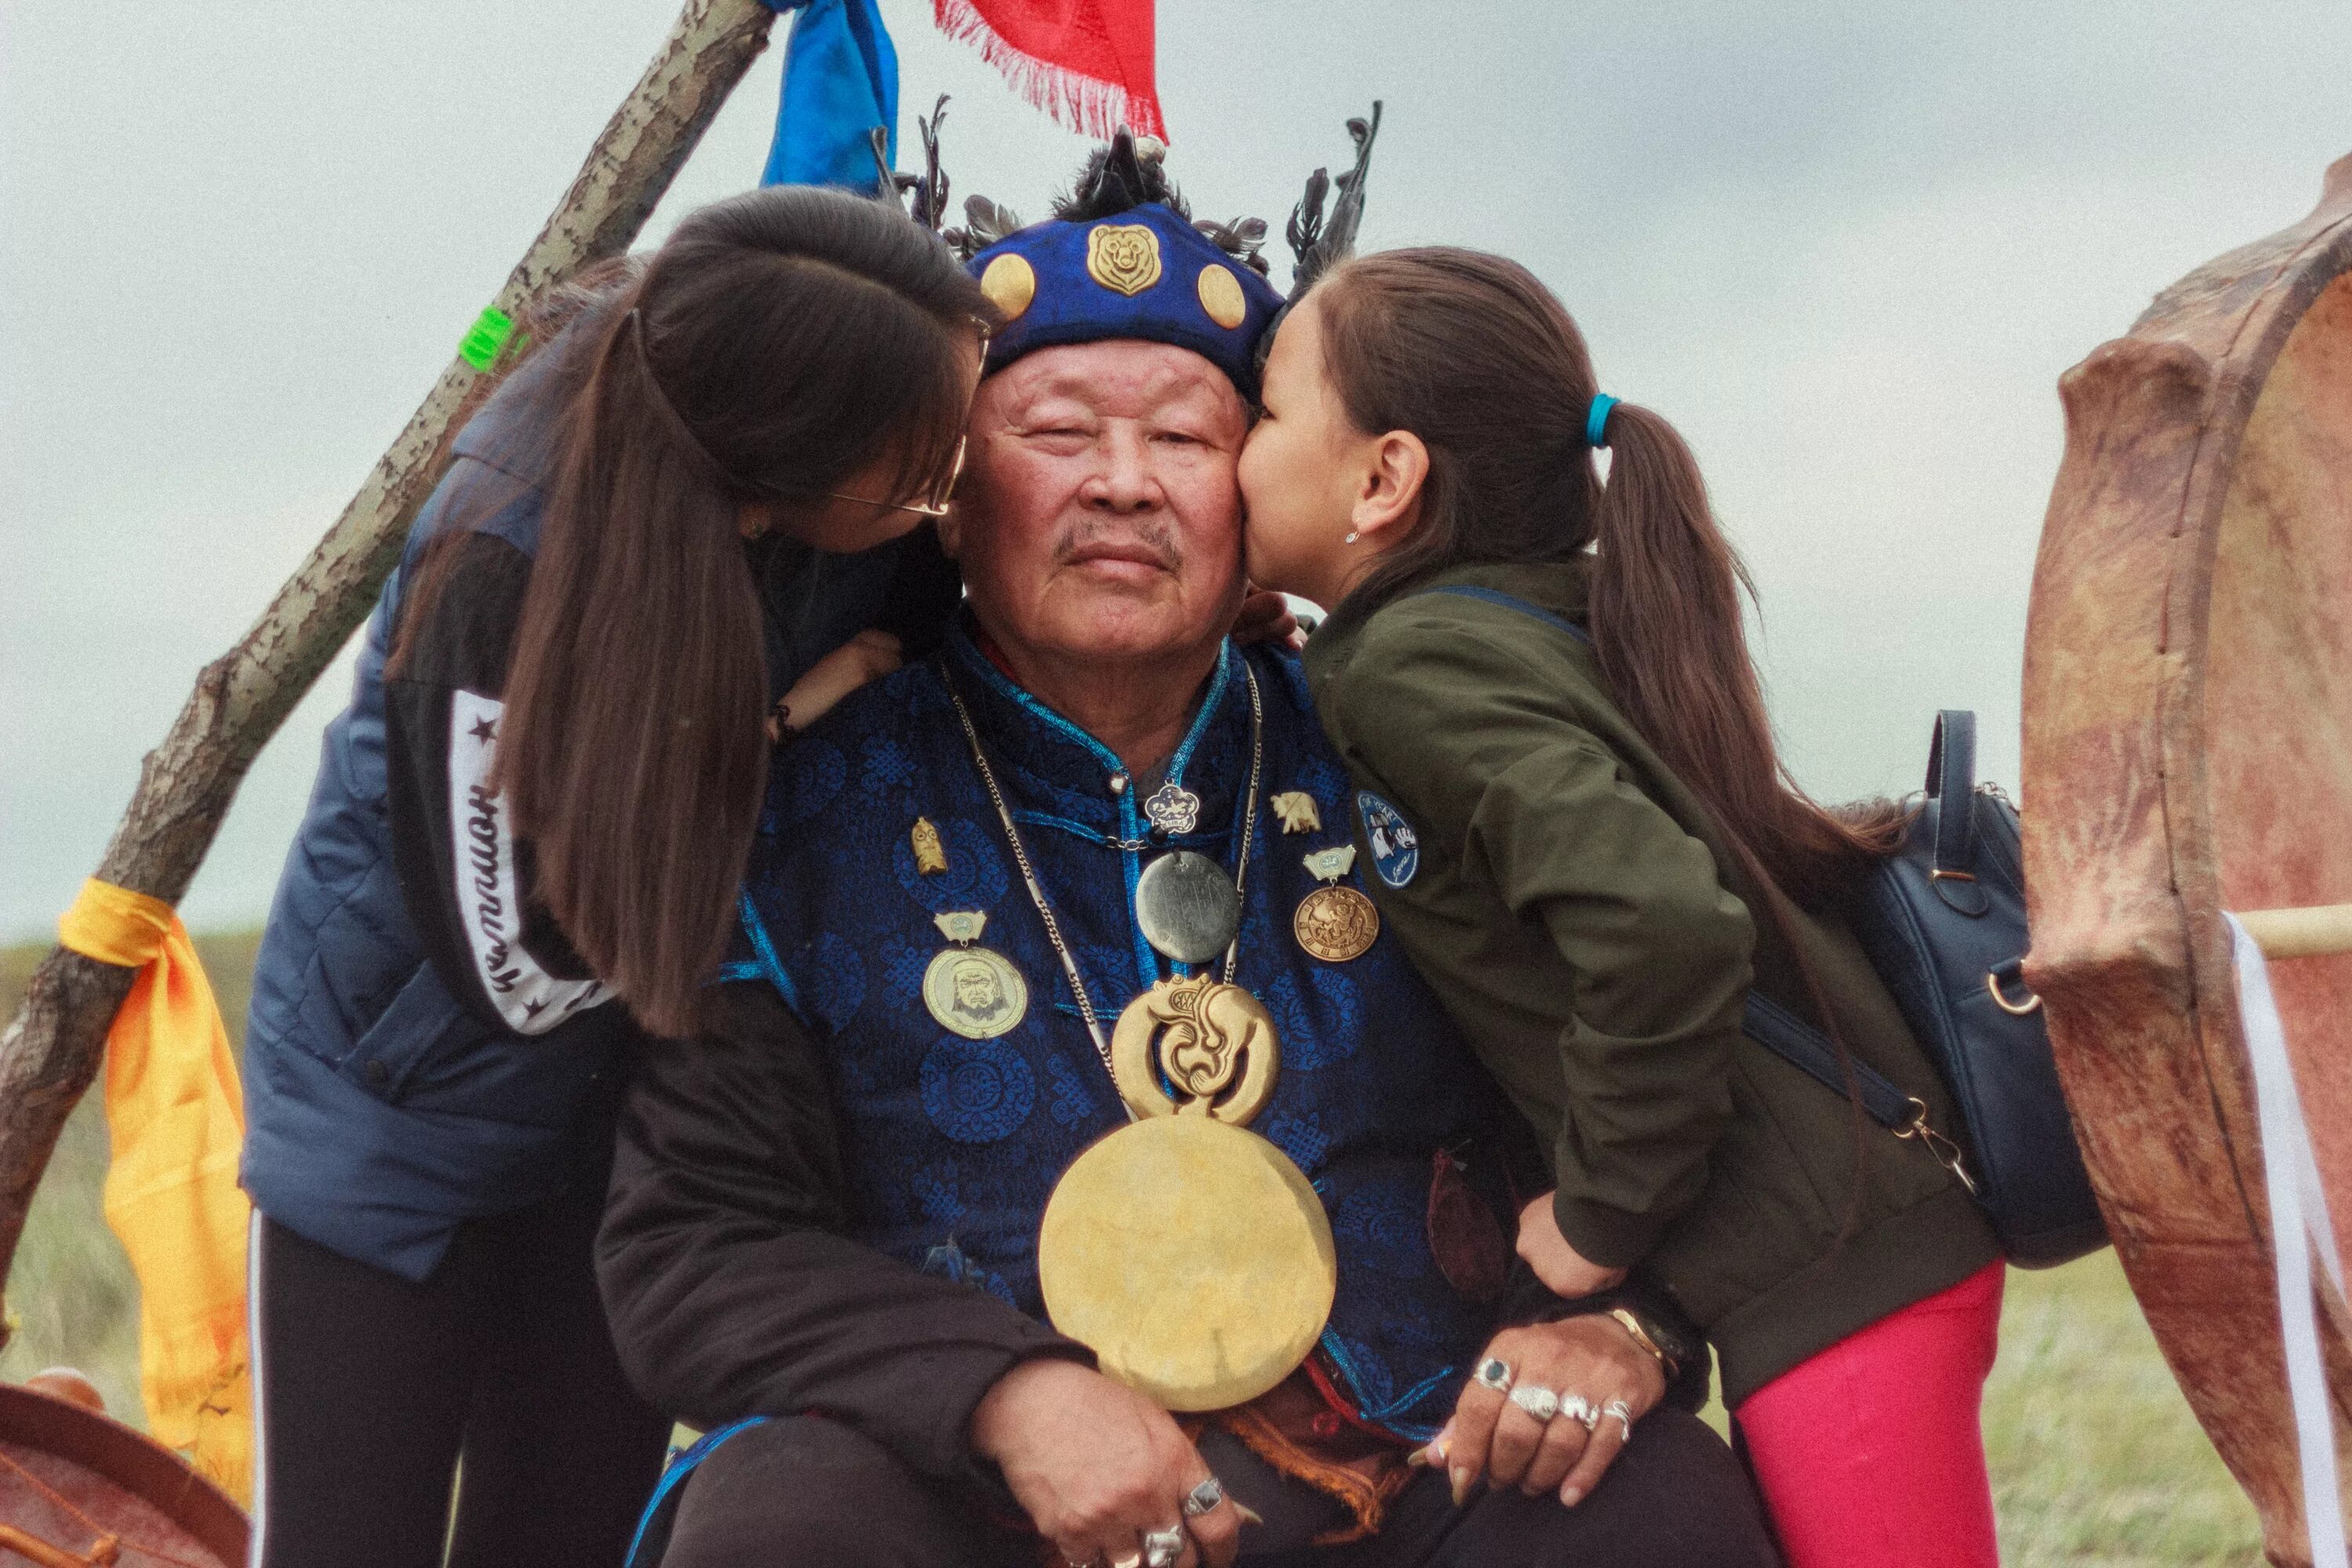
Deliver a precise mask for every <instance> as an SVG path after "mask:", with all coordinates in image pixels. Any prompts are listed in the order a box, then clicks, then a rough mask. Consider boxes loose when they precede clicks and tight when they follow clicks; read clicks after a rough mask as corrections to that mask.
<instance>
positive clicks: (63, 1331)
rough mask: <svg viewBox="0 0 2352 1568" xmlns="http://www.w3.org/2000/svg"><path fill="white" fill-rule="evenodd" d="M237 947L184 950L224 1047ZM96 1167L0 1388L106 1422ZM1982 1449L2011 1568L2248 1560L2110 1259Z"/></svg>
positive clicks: (2248, 1515)
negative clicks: (55, 1371) (60, 1378)
mask: <svg viewBox="0 0 2352 1568" xmlns="http://www.w3.org/2000/svg"><path fill="white" fill-rule="evenodd" d="M254 941H255V939H254V938H253V937H251V936H249V935H247V936H225V937H212V938H202V939H199V940H198V942H197V946H198V948H199V949H200V950H201V952H203V955H204V959H205V967H206V968H207V970H208V971H209V972H210V973H211V975H212V979H213V984H214V986H215V989H216V990H217V991H218V992H219V994H220V1000H221V1008H222V1011H223V1012H224V1013H225V1014H226V1016H227V1017H228V1021H229V1028H230V1032H231V1034H232V1035H233V1036H236V1037H239V1038H240V1041H241V1038H242V1036H243V1033H244V1025H245V1003H246V993H247V986H248V984H249V978H250V974H251V971H252V966H253V950H254ZM39 957H40V951H39V950H37V949H30V948H0V1018H5V1017H7V1016H12V1015H14V1013H15V1012H16V1003H17V998H18V996H19V994H21V992H22V989H23V986H24V982H25V977H26V974H27V973H30V971H31V969H32V966H33V964H34V963H35V962H36V961H37V959H38V958H39ZM105 1170H106V1124H105V1121H104V1118H103V1117H102V1116H101V1115H100V1108H99V1105H98V1100H97V1097H96V1096H94V1095H93V1096H91V1097H90V1098H89V1100H86V1101H85V1102H84V1103H83V1104H82V1106H81V1107H80V1108H79V1110H76V1111H75V1112H74V1115H73V1119H72V1121H69V1122H68V1124H67V1127H66V1132H65V1137H64V1139H63V1141H62V1142H60V1143H59V1144H58V1152H57V1158H56V1159H55V1161H54V1162H53V1163H51V1165H50V1168H49V1174H48V1179H47V1182H46V1183H45V1184H43V1186H42V1189H41V1194H40V1196H39V1199H38V1201H37V1203H36V1204H35V1205H34V1208H33V1215H32V1221H31V1224H30V1225H29V1226H27V1228H26V1233H25V1240H24V1244H23V1246H22V1247H19V1248H18V1250H17V1253H16V1268H15V1271H14V1272H13V1273H12V1274H11V1275H10V1276H9V1279H8V1292H7V1304H8V1310H9V1312H10V1313H11V1315H12V1317H13V1319H14V1321H16V1337H15V1339H14V1340H13V1341H11V1342H10V1343H9V1345H8V1348H7V1349H6V1350H5V1352H0V1380H8V1381H17V1380H21V1379H23V1378H24V1377H26V1376H27V1375H29V1374H30V1373H35V1372H37V1371H39V1370H40V1369H41V1368H43V1367H45V1366H49V1365H52V1364H55V1363H71V1364H73V1365H76V1366H79V1367H80V1368H82V1369H83V1370H84V1371H85V1372H88V1373H90V1375H91V1376H92V1377H93V1378H94V1379H95V1380H96V1381H97V1383H98V1384H99V1387H100V1389H101V1390H102V1391H104V1393H105V1394H106V1399H107V1405H108V1406H109V1407H110V1409H112V1410H113V1411H114V1412H115V1413H116V1414H117V1415H122V1416H124V1417H126V1418H130V1419H136V1418H137V1413H138V1409H139V1394H138V1381H139V1380H138V1322H137V1317H138V1291H137V1287H136V1286H135V1285H134V1284H133V1283H132V1281H131V1278H130V1271H129V1266H128V1265H127V1264H126V1263H125V1262H124V1260H123V1256H122V1251H121V1248H120V1247H117V1246H116V1245H115V1241H114V1237H113V1235H112V1233H110V1231H108V1229H107V1228H106V1224H105V1221H104V1220H103V1218H102V1217H101V1216H100V1212H99V1183H100V1179H101V1178H102V1177H103V1176H104V1174H105ZM1985 1438H1986V1445H1987V1447H1988V1449H1989V1451H1990V1456H1991V1461H1992V1473H1993V1488H1994V1492H1995V1496H1996V1500H1997V1501H1998V1504H1999V1507H2000V1534H2001V1546H2002V1557H2003V1560H2004V1561H2005V1562H2006V1563H2009V1564H2011V1568H2038V1565H2043V1564H2052V1565H2054V1564H2066V1565H2069V1568H2094V1565H2095V1568H2157V1565H2158V1564H2163V1565H2166V1568H2170V1565H2173V1564H2186V1563H2200V1564H2203V1563H2231V1564H2241V1563H2242V1564H2252V1563H2259V1562H2261V1560H2262V1557H2261V1552H2260V1550H2259V1548H2258V1545H2257V1541H2256V1535H2255V1530H2254V1519H2253V1510H2252V1508H2250V1507H2249V1506H2248V1505H2247V1502H2246V1500H2245V1499H2244V1497H2243V1496H2242V1495H2241V1494H2240V1492H2239V1491H2238V1489H2237V1488H2236V1486H2235V1485H2234V1484H2233V1483H2231V1480H2230V1478H2229V1476H2228V1474H2227V1473H2226V1472H2225V1471H2224V1470H2223V1469H2222V1468H2221V1461H2220V1460H2219V1459H2218V1458H2215V1457H2214V1455H2213V1450H2212V1449H2211V1448H2210V1447H2209V1446H2208V1445H2207V1444H2206V1442H2205V1439H2204V1436H2203V1435H2202V1434H2201V1433H2200V1432H2199V1430H2198V1428H2197V1424H2196V1422H2195V1421H2194V1420H2193V1419H2192V1418H2191V1417H2190V1415H2189V1407H2188V1405H2186V1404H2185V1403H2183V1401H2182V1400H2181V1397H2180V1392H2179V1388H2177V1387H2176V1386H2175V1385H2174V1384H2173V1381H2172V1375H2171V1373H2168V1371H2166V1370H2165V1366H2164V1363H2163V1362H2162V1360H2160V1359H2159V1358H2158V1355H2157V1351H2156V1343H2155V1342H2154V1341H2153V1340H2152V1339H2150V1338H2149V1336H2148V1331H2147V1324H2146V1323H2144V1322H2143V1321H2141V1319H2140V1315H2139V1310H2138V1308H2137V1306H2136V1305H2135V1304H2134V1303H2133V1301H2132V1298H2131V1293H2130V1291H2129V1290H2127V1289H2126V1288H2125V1286H2124V1280H2123V1273H2122V1271H2121V1270H2120V1269H2119V1268H2117V1267H2116V1261H2115V1256H2114V1254H2112V1253H2104V1252H2103V1253H2100V1254H2097V1255H2096V1256H2095V1257H2091V1258H2084V1259H2083V1260H2082V1261H2081V1262H2079V1263H2074V1264H2070V1265H2069V1266H2067V1267H2066V1268H2058V1269H2052V1270H2048V1271H2046V1272H2042V1273H2033V1274H2026V1273H2018V1272H2012V1273H2011V1275H2010V1279H2009V1298H2008V1304H2007V1306H2006V1308H2005V1309H2004V1310H2003V1312H2002V1315H2001V1352H2000V1366H1999V1367H1998V1368H1997V1369H1996V1370H1995V1372H1994V1373H1993V1378H1992V1385H1991V1388H1990V1391H1989V1392H1988V1394H1987V1397H1986V1402H1985ZM1932 1522H1933V1521H1921V1525H1922V1528H1923V1531H1924V1530H1928V1529H1931V1528H1932Z"/></svg>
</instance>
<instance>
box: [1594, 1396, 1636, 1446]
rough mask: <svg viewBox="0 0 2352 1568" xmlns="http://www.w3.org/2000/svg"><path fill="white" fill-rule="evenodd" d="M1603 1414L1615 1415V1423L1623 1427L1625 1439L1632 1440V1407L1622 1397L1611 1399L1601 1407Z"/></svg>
mask: <svg viewBox="0 0 2352 1568" xmlns="http://www.w3.org/2000/svg"><path fill="white" fill-rule="evenodd" d="M1601 1415H1614V1416H1615V1417H1617V1425H1618V1426H1622V1427H1623V1428H1624V1429H1625V1441H1627V1442H1628V1443H1630V1442H1632V1441H1633V1406H1632V1405H1627V1404H1626V1403H1625V1402H1624V1401H1623V1400H1622V1399H1612V1400H1611V1401H1610V1402H1609V1403H1608V1404H1606V1405H1602V1406H1601Z"/></svg>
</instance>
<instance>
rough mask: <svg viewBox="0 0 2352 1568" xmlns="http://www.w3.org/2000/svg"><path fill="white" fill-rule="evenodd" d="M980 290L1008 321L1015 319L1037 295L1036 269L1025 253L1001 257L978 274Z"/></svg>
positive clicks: (1019, 317)
mask: <svg viewBox="0 0 2352 1568" xmlns="http://www.w3.org/2000/svg"><path fill="white" fill-rule="evenodd" d="M980 291H981V292H982V293H983V294H985V295H987V296H988V302H989V303H990V304H992V305H993V306H995V307H996V309H997V311H998V313H999V314H1001V315H1003V318H1004V319H1005V321H1007V322H1012V321H1019V320H1020V319H1021V312H1022V311H1024V310H1027V309H1028V308H1029V301H1030V300H1034V299H1035V298H1036V297H1037V269H1036V268H1034V267H1032V266H1030V265H1029V258H1027V257H1024V256H1010V255H1007V256H1000V257H998V258H996V259H995V260H993V261H992V262H990V263H989V264H988V266H987V267H986V268H984V269H983V270H982V272H981V275H980Z"/></svg>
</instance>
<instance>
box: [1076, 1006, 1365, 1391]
mask: <svg viewBox="0 0 2352 1568" xmlns="http://www.w3.org/2000/svg"><path fill="white" fill-rule="evenodd" d="M1279 1054H1280V1047H1279V1043H1278V1041H1277V1039H1276V1031H1275V1026H1274V1019H1273V1017H1272V1016H1271V1015H1269V1014H1268V1013H1267V1012H1266V1010H1265V1006H1264V1005H1262V1004H1260V1003H1259V1001H1258V1000H1257V998H1256V997H1255V996H1252V995H1251V994H1249V993H1248V992H1246V991H1244V990H1243V989H1242V988H1241V987H1240V986H1238V985H1228V984H1222V983H1220V982H1218V981H1216V980H1213V979H1212V978H1210V977H1209V976H1208V975H1205V974H1197V975H1193V976H1192V977H1190V978H1188V979H1183V980H1162V981H1160V982H1159V983H1158V984H1155V985H1153V986H1152V987H1151V988H1150V990H1149V991H1146V992H1145V993H1144V994H1142V995H1140V996H1138V997H1137V998H1136V999H1135V1000H1134V1001H1133V1002H1131V1003H1129V1005H1128V1007H1127V1010H1126V1011H1125V1012H1124V1013H1122V1014H1120V1015H1119V1019H1118V1030H1117V1032H1116V1034H1115V1035H1114V1037H1113V1040H1112V1045H1111V1058H1112V1069H1111V1076H1112V1078H1113V1079H1114V1080H1115V1081H1116V1082H1117V1083H1118V1089H1119V1094H1120V1096H1121V1097H1122V1098H1123V1099H1124V1100H1126V1101H1127V1104H1128V1107H1129V1110H1131V1111H1133V1112H1134V1113H1135V1115H1136V1116H1137V1117H1138V1120H1137V1121H1133V1122H1130V1123H1129V1125H1127V1126H1125V1127H1122V1128H1120V1129H1118V1131H1115V1132H1112V1133H1110V1134H1109V1135H1108V1136H1107V1137H1105V1138H1103V1139H1101V1140H1100V1141H1098V1142H1096V1143H1095V1144H1094V1145H1093V1146H1092V1147H1091V1148H1089V1149H1087V1151H1086V1152H1084V1153H1082V1154H1080V1155H1079V1156H1078V1158H1077V1159H1076V1161H1075V1162H1073V1163H1072V1164H1071V1166H1070V1168H1069V1169H1068V1170H1067V1171H1066V1172H1064V1173H1062V1179H1061V1181H1060V1182H1059V1183H1057V1184H1055V1188H1054V1195H1053V1197H1052V1199H1051V1200H1050V1201H1048V1203H1047V1204H1046V1205H1045V1221H1044V1223H1043V1224H1042V1225H1041V1226H1040V1227H1039V1229H1038V1234H1037V1273H1038V1282H1039V1284H1040V1286H1041V1287H1042V1288H1043V1289H1044V1292H1045V1310H1046V1312H1047V1314H1048V1315H1049V1316H1050V1317H1051V1318H1052V1319H1053V1321H1054V1326H1055V1327H1056V1328H1058V1329H1060V1330H1061V1331H1063V1332H1064V1333H1066V1334H1068V1335H1069V1336H1070V1337H1071V1338H1072V1339H1075V1340H1077V1341H1078V1342H1081V1343H1083V1344H1085V1345H1087V1346H1088V1347H1090V1348H1091V1349H1092V1350H1093V1351H1094V1352H1095V1353H1096V1355H1097V1357H1098V1358H1099V1359H1100V1362H1101V1365H1102V1369H1103V1371H1105V1372H1106V1373H1109V1374H1110V1375H1111V1376H1113V1377H1116V1378H1118V1380H1119V1381H1120V1382H1122V1383H1125V1384H1128V1385H1129V1386H1130V1387H1133V1388H1137V1389H1139V1390H1141V1391H1142V1392H1143V1393H1145V1394H1150V1396H1151V1397H1152V1398H1154V1399H1156V1400H1158V1401H1159V1402H1160V1404H1161V1405H1165V1406H1167V1407H1168V1408H1169V1409H1171V1410H1221V1409H1224V1408H1227V1407H1228V1406H1231V1405H1241V1404H1244V1403H1246V1402H1248V1401H1249V1400H1252V1399H1255V1398H1256V1397H1257V1396H1258V1395H1259V1394H1264V1393H1265V1391H1266V1390H1267V1389H1270V1388H1272V1387H1273V1386H1275V1384H1278V1383H1280V1382H1281V1381H1282V1380H1283V1379H1284V1378H1286V1377H1287V1376H1289V1375H1290V1373H1292V1372H1294V1371H1295V1370H1297V1366H1298V1363H1300V1362H1301V1361H1304V1360H1305V1359H1306V1357H1307V1352H1309V1351H1311V1350H1313V1349H1314V1348H1315V1342H1316V1341H1317V1339H1318V1338H1319V1337H1320V1336H1321V1334H1322V1332H1323V1325H1324V1322H1325V1321H1326V1320H1327V1319H1328V1317H1329V1316H1330V1312H1331V1302H1332V1300H1333V1297H1334V1296H1335V1295H1336V1293H1337V1291H1338V1289H1339V1262H1338V1254H1337V1252H1336V1251H1335V1249H1334V1247H1333V1245H1332V1239H1331V1222H1330V1219H1329V1217H1328V1215H1326V1214H1325V1213H1324V1210H1323V1200H1322V1199H1321V1198H1320V1197H1318V1196H1317V1195H1316V1192H1315V1188H1314V1186H1313V1185H1312V1184H1310V1183H1309V1182H1308V1181H1307V1175H1306V1173H1304V1172H1302V1171H1300V1170H1299V1168H1298V1167H1297V1165H1295V1164H1293V1163H1291V1161H1290V1158H1289V1156H1288V1155H1286V1154H1285V1153H1284V1152H1282V1151H1281V1150H1279V1149H1277V1148H1276V1147H1275V1146H1274V1145H1273V1144H1272V1143H1269V1142H1266V1141H1265V1139H1263V1138H1261V1137H1259V1136H1258V1135H1257V1134H1256V1133H1255V1132H1251V1131H1246V1130H1244V1128H1243V1127H1242V1126H1241V1125H1240V1123H1242V1122H1244V1121H1248V1120H1249V1119H1250V1118H1251V1117H1253V1116H1255V1115H1256V1114H1257V1113H1258V1111H1259V1110H1263V1109H1264V1108H1265V1103H1266V1101H1267V1100H1268V1099H1269V1098H1271V1096H1272V1095H1273V1093H1274V1084H1275V1076H1276V1065H1277V1058H1278V1057H1279ZM1171 1089H1172V1090H1173V1091H1174V1093H1173V1094H1172V1095H1171V1092H1170V1090H1171Z"/></svg>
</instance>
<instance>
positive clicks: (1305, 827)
mask: <svg viewBox="0 0 2352 1568" xmlns="http://www.w3.org/2000/svg"><path fill="white" fill-rule="evenodd" d="M1266 804H1268V805H1271V806H1273V807H1274V815H1275V816H1276V817H1278V818H1280V819H1281V822H1282V830H1283V831H1284V832H1285V833H1320V832H1322V831H1323V814H1322V813H1321V812H1319V811H1318V810H1316V809H1315V797H1314V796H1313V795H1308V794H1307V792H1306V791H1305V790H1303V789H1286V790H1285V791H1283V792H1282V793H1281V794H1280V795H1276V796H1275V797H1274V798H1273V799H1272V800H1271V801H1269V802H1267V803H1266Z"/></svg>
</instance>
